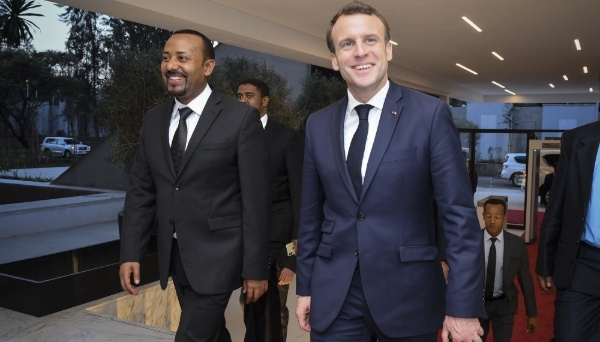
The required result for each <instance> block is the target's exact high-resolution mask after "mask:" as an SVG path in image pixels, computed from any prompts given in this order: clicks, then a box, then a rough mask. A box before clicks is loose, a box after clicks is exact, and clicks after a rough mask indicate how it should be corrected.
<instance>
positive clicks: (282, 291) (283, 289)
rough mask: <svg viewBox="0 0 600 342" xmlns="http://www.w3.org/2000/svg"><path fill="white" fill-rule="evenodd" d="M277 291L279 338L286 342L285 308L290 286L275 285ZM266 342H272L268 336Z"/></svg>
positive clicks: (286, 310)
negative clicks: (279, 322) (279, 319)
mask: <svg viewBox="0 0 600 342" xmlns="http://www.w3.org/2000/svg"><path fill="white" fill-rule="evenodd" d="M276 265H277V282H279V277H280V275H281V271H282V270H283V268H284V266H282V265H281V263H279V262H277V263H276ZM277 290H278V291H279V308H280V310H279V313H280V316H281V337H282V341H286V339H287V330H288V323H289V321H290V310H289V309H288V307H287V297H288V292H289V291H290V285H289V284H288V285H277ZM268 324H269V322H267V325H268ZM266 342H274V341H273V340H271V339H270V338H269V336H267V339H266Z"/></svg>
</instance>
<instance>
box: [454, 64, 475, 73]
mask: <svg viewBox="0 0 600 342" xmlns="http://www.w3.org/2000/svg"><path fill="white" fill-rule="evenodd" d="M456 65H458V66H459V67H461V68H463V69H465V70H467V71H468V72H470V73H472V74H474V75H477V73H476V72H475V71H473V70H471V69H469V68H467V67H466V66H464V65H460V64H458V63H456Z"/></svg>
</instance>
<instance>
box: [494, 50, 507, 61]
mask: <svg viewBox="0 0 600 342" xmlns="http://www.w3.org/2000/svg"><path fill="white" fill-rule="evenodd" d="M492 55H494V56H496V57H498V59H499V60H501V61H503V60H504V58H502V56H500V55H499V54H497V53H495V52H494V51H492Z"/></svg>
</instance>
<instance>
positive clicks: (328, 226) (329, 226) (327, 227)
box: [321, 221, 335, 234]
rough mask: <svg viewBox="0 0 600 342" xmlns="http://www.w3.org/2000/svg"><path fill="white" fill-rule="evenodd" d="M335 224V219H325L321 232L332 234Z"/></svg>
mask: <svg viewBox="0 0 600 342" xmlns="http://www.w3.org/2000/svg"><path fill="white" fill-rule="evenodd" d="M334 226H335V221H323V224H321V232H323V233H329V234H331V232H333V227H334Z"/></svg>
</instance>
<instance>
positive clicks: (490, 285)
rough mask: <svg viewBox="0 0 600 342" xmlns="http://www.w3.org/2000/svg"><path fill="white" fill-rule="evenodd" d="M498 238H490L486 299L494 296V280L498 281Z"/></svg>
mask: <svg viewBox="0 0 600 342" xmlns="http://www.w3.org/2000/svg"><path fill="white" fill-rule="evenodd" d="M496 240H498V238H490V241H492V245H491V246H490V254H489V255H488V263H487V273H486V274H487V275H486V277H485V292H484V297H485V299H492V298H494V282H495V281H496Z"/></svg>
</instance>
